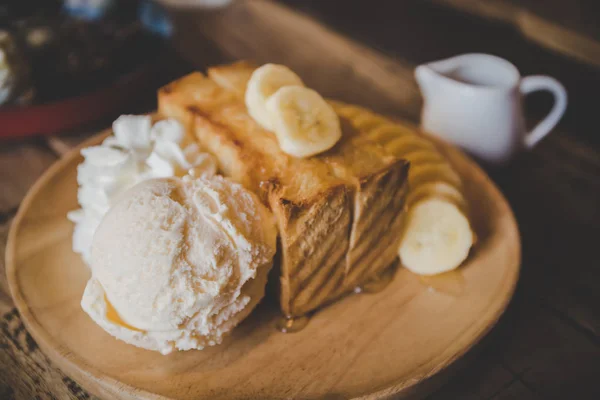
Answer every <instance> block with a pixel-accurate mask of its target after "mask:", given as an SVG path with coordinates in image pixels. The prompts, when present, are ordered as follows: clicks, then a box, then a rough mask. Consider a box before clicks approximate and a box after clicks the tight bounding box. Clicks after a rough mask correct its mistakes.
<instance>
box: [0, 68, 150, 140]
mask: <svg viewBox="0 0 600 400" xmlns="http://www.w3.org/2000/svg"><path fill="white" fill-rule="evenodd" d="M156 72H157V67H156V66H154V65H147V66H143V67H140V68H139V69H137V70H136V71H134V72H131V73H129V74H126V75H123V76H121V77H120V78H119V79H117V80H116V81H115V82H114V83H113V84H112V85H110V86H108V87H105V88H101V89H98V90H96V91H93V92H89V93H86V94H83V95H80V96H76V97H70V98H67V99H64V100H59V101H55V102H52V103H47V104H40V105H33V106H25V107H9V108H6V109H5V108H0V138H8V137H21V136H28V135H38V134H40V135H42V134H45V135H48V134H54V133H58V132H62V131H66V130H69V129H73V128H76V127H78V126H81V125H84V124H86V123H89V122H93V121H95V120H98V119H100V118H102V117H105V116H109V115H111V114H116V113H118V112H119V111H121V110H123V109H124V108H131V107H130V106H131V104H132V103H131V102H132V101H135V100H136V99H137V98H139V96H140V94H141V93H143V92H144V89H149V86H150V85H151V84H152V83H153V81H154V77H155V75H156ZM128 106H129V107H128Z"/></svg>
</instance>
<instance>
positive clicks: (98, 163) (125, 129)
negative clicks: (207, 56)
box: [68, 115, 217, 265]
mask: <svg viewBox="0 0 600 400" xmlns="http://www.w3.org/2000/svg"><path fill="white" fill-rule="evenodd" d="M113 133H114V135H111V136H109V137H108V138H107V139H106V140H104V142H103V143H102V144H101V145H99V146H92V147H87V148H84V149H83V150H81V154H82V155H83V157H84V161H83V162H82V163H81V164H80V165H79V166H78V168H77V183H78V184H79V191H78V193H77V199H78V201H79V205H80V206H81V208H80V209H79V210H75V211H71V212H70V213H69V214H68V218H69V219H70V220H71V221H73V222H75V230H74V232H73V250H74V251H75V252H77V253H80V254H81V255H82V257H83V260H84V261H85V262H86V263H87V264H88V265H89V264H90V248H91V244H92V238H93V236H94V232H95V231H96V228H97V227H98V224H100V220H101V219H102V217H103V216H104V215H105V214H106V212H107V211H108V209H109V208H110V206H111V205H112V203H113V202H114V199H116V197H117V196H118V195H119V194H120V193H123V192H124V191H125V190H127V189H129V188H131V187H132V186H134V185H135V184H137V183H139V182H141V181H144V180H147V179H152V178H162V177H171V176H183V175H185V174H189V173H191V174H192V175H194V176H211V175H214V174H215V173H216V171H217V167H216V162H215V161H214V159H213V157H212V156H211V155H209V154H207V153H203V152H201V151H200V148H199V147H198V145H197V144H196V143H195V142H194V140H193V138H191V137H189V136H190V135H187V134H186V133H185V131H184V129H183V126H182V125H181V124H180V123H179V122H178V121H176V120H173V119H167V120H162V121H158V122H156V123H155V124H154V125H152V119H151V118H150V117H149V116H146V115H123V116H121V117H119V118H118V119H117V120H116V121H115V122H114V123H113Z"/></svg>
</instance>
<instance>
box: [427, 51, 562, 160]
mask: <svg viewBox="0 0 600 400" xmlns="http://www.w3.org/2000/svg"><path fill="white" fill-rule="evenodd" d="M415 77H416V79H417V82H418V84H419V87H420V88H421V92H422V94H423V98H424V106H423V114H422V118H421V124H422V127H423V129H424V130H425V131H427V132H429V133H432V134H434V135H436V136H439V137H441V138H442V139H445V140H447V141H449V142H451V143H454V144H456V145H459V146H460V147H462V148H464V149H465V150H467V151H468V152H470V153H472V154H473V155H475V156H477V157H479V158H481V159H483V160H486V161H488V162H491V163H502V162H505V161H507V160H508V159H510V157H511V156H512V155H514V153H515V152H516V151H518V150H520V149H522V148H525V149H530V148H532V147H533V146H535V145H536V144H537V143H538V142H539V141H540V140H541V139H542V138H543V137H544V136H546V135H547V134H548V133H549V132H550V131H551V130H552V128H554V126H555V125H556V124H557V123H558V121H559V120H560V118H561V117H562V115H563V114H564V112H565V109H566V107H567V93H566V90H565V88H564V87H563V85H561V84H560V82H558V81H557V80H556V79H554V78H551V77H548V76H528V77H524V78H521V75H520V74H519V71H518V70H517V68H516V67H515V66H514V65H513V64H511V63H510V62H508V61H507V60H504V59H502V58H500V57H496V56H492V55H488V54H464V55H460V56H456V57H452V58H449V59H447V60H442V61H436V62H432V63H429V64H425V65H421V66H419V67H417V69H416V71H415ZM537 90H547V91H550V92H551V93H552V94H553V95H554V100H555V101H554V106H553V108H552V110H551V111H550V113H549V114H548V115H547V116H546V118H544V119H543V120H542V121H541V122H540V123H538V124H537V125H536V126H535V127H534V128H533V129H532V130H531V131H530V132H526V131H525V124H524V118H523V104H522V96H523V95H526V94H528V93H531V92H534V91H537Z"/></svg>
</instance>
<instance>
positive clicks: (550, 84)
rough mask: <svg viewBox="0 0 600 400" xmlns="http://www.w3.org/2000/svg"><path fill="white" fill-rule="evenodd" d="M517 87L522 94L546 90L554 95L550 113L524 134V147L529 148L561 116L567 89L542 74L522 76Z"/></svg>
mask: <svg viewBox="0 0 600 400" xmlns="http://www.w3.org/2000/svg"><path fill="white" fill-rule="evenodd" d="M519 88H520V90H521V93H522V94H523V95H524V96H525V95H527V94H529V93H531V92H536V91H538V90H547V91H549V92H550V93H552V95H554V106H552V110H550V113H548V115H547V116H546V118H544V119H543V120H541V121H540V122H539V123H538V124H537V125H536V126H535V127H534V128H533V129H532V130H531V131H530V132H527V133H526V134H525V137H524V144H525V147H526V148H528V149H530V148H532V147H533V146H535V145H536V144H537V143H538V142H539V141H540V140H542V138H543V137H544V136H546V135H547V134H548V133H550V131H551V130H552V129H553V128H554V127H555V126H556V124H558V121H560V119H561V118H562V116H563V114H564V113H565V110H566V109H567V91H566V90H565V87H564V86H563V85H562V84H561V83H560V82H559V81H557V80H556V79H554V78H552V77H549V76H543V75H533V76H527V77H525V78H523V79H522V80H521V85H520V87H519Z"/></svg>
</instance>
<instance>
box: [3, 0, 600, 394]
mask: <svg viewBox="0 0 600 400" xmlns="http://www.w3.org/2000/svg"><path fill="white" fill-rule="evenodd" d="M284 3H286V4H288V5H289V6H291V7H292V8H294V9H295V10H300V11H301V12H302V13H305V14H307V15H309V16H310V17H309V18H307V17H305V16H304V15H303V14H297V12H291V11H289V9H287V8H281V7H280V6H277V5H272V4H271V3H265V2H263V1H259V0H257V1H254V0H253V1H251V2H239V3H238V4H237V5H236V6H234V8H232V9H229V10H227V11H225V12H219V13H210V14H206V13H205V14H197V13H194V12H189V11H187V12H176V18H177V21H178V23H177V26H178V31H179V34H178V36H177V39H176V41H175V42H176V47H177V48H178V50H179V51H180V52H181V54H182V56H183V57H184V58H185V59H187V60H188V61H189V62H190V63H191V64H193V65H195V66H197V67H198V68H203V67H205V66H207V65H210V64H215V63H220V62H226V61H229V60H233V59H237V58H252V59H255V60H256V61H258V62H266V61H275V62H281V63H286V64H289V65H290V66H291V67H293V68H294V69H296V70H298V72H299V73H300V74H301V75H302V76H303V77H305V78H306V80H307V81H308V82H309V83H310V84H311V85H312V86H314V87H315V88H317V89H318V90H320V91H322V92H324V93H326V94H327V95H330V96H335V97H339V98H341V99H344V100H347V101H353V102H356V103H360V104H364V105H367V106H371V107H373V108H375V109H376V110H378V111H381V112H385V113H388V114H392V115H394V114H395V115H400V116H404V117H408V118H410V119H412V120H414V121H417V120H418V115H419V109H420V104H421V103H420V98H419V96H418V92H417V90H416V86H415V84H414V81H413V79H412V68H413V67H414V66H415V65H418V64H419V63H421V62H425V61H431V60H435V59H439V58H443V57H446V56H449V55H452V54H456V53H461V52H467V51H483V52H491V53H495V54H498V55H500V56H503V57H506V58H508V59H510V60H511V61H513V62H514V63H515V64H516V65H517V66H518V67H519V68H520V70H521V71H522V73H524V74H531V73H536V74H550V75H553V76H556V77H557V78H558V79H560V80H561V81H563V82H564V83H565V85H566V87H567V89H568V91H569V95H570V105H569V109H568V112H567V116H566V118H565V119H564V120H563V121H562V122H561V124H560V125H559V127H558V128H557V130H556V132H554V133H553V134H552V135H551V136H550V137H549V138H548V139H546V140H544V141H543V142H542V143H541V144H540V145H539V146H538V147H536V148H535V150H534V151H532V152H530V153H527V154H522V155H520V156H519V157H517V158H516V159H515V160H514V161H513V162H512V163H511V164H510V165H508V166H507V167H504V168H501V169H489V168H488V172H489V173H490V175H491V176H492V178H493V179H494V180H495V181H496V182H497V184H498V185H499V186H500V188H501V189H502V191H503V192H504V193H505V195H506V196H507V198H508V200H509V201H510V203H511V205H512V207H513V209H514V211H515V214H516V216H517V220H518V222H519V227H520V230H521V234H522V240H523V267H522V277H521V280H520V283H519V287H518V289H517V293H516V295H515V298H514V300H513V302H512V303H511V305H510V307H509V310H508V311H507V313H506V315H505V316H504V317H503V318H502V320H501V322H500V323H499V325H498V326H497V328H496V329H495V330H494V331H493V332H492V333H491V334H490V336H489V337H488V338H487V339H486V340H485V341H484V344H483V346H481V348H480V349H479V351H478V352H477V353H474V354H472V355H470V356H469V357H468V358H467V360H466V361H468V362H466V363H465V364H466V365H465V366H464V368H463V369H462V370H461V371H460V372H457V373H456V374H455V376H454V377H453V378H452V379H451V380H450V381H449V382H448V383H446V384H445V385H443V386H441V387H440V389H439V390H437V391H436V392H435V393H433V394H432V395H431V396H430V397H429V398H430V399H435V400H441V399H444V400H445V399H534V398H540V399H598V398H600V256H599V254H600V253H599V251H598V245H599V241H600V207H599V206H600V135H599V134H598V127H597V114H598V111H597V107H598V106H597V104H598V102H597V100H596V98H597V93H598V92H599V89H600V70H599V69H598V68H597V67H595V66H594V65H593V64H591V63H586V62H584V61H582V60H581V59H573V58H571V57H570V56H569V55H568V54H563V53H561V52H557V51H556V49H551V48H548V47H545V46H541V45H540V44H539V43H536V42H535V41H531V40H529V39H528V38H527V37H526V36H525V35H523V34H522V32H519V31H518V30H515V29H514V26H513V25H511V24H510V23H509V22H507V21H506V20H500V19H497V20H490V19H488V18H484V17H482V16H481V15H478V14H477V13H470V12H466V11H465V10H464V9H462V8H460V7H459V8H453V7H452V6H451V5H450V3H452V1H439V0H432V1H419V0H404V1H389V0H370V1H368V2H364V1H345V2H344V6H343V7H340V2H337V1H324V0H286V1H284ZM483 3H485V1H483ZM517 3H519V2H516V1H511V2H510V4H512V5H515V4H517ZM523 3H524V4H525V5H526V6H527V7H529V8H528V10H530V11H531V10H533V11H536V12H537V10H539V9H540V8H539V6H537V5H536V4H535V3H537V2H534V1H528V2H523ZM550 3H553V4H559V3H560V7H565V6H564V4H565V3H566V2H558V1H552V2H550ZM550 3H544V4H550ZM571 4H575V5H576V6H578V7H579V8H578V10H580V11H581V10H583V11H585V10H586V9H587V10H591V9H593V6H584V5H585V4H591V3H589V2H585V1H578V2H571ZM536 7H537V8H536ZM556 7H558V6H556ZM585 7H588V8H585ZM590 7H591V8H590ZM550 8H552V7H549V8H548V9H547V10H546V11H543V13H542V14H540V15H542V16H543V17H544V18H546V19H553V18H554V19H556V15H557V14H556V11H555V12H554V13H553V12H552V11H551V10H550ZM554 9H555V10H556V8H554ZM596 9H597V8H596ZM571 10H572V9H571ZM577 13H578V12H577V10H576V11H570V12H568V11H562V12H560V13H559V15H565V21H566V22H565V21H559V22H561V23H562V24H563V25H565V26H567V27H568V28H569V29H576V28H577V27H578V26H579V25H578V23H577ZM584 14H585V18H583V19H581V18H580V19H579V20H580V21H584V22H582V23H583V24H588V25H589V24H590V22H589V21H591V20H593V16H590V15H588V13H584ZM566 16H569V17H568V18H566ZM599 19H600V15H598V16H597V19H596V22H597V21H598V20H599ZM315 21H318V22H315ZM592 25H593V24H592ZM594 26H597V25H594ZM579 32H581V33H584V34H586V35H587V37H588V38H591V39H593V40H599V39H600V38H598V37H594V35H596V34H597V31H595V30H594V28H593V27H592V28H589V27H588V28H585V27H584V28H582V29H581V30H580V31H579ZM527 106H528V108H527V110H528V117H529V118H530V119H531V120H535V119H536V117H537V116H538V115H541V114H543V113H544V111H545V110H546V109H547V108H548V107H549V106H550V102H549V99H548V98H546V97H545V96H543V95H539V96H535V97H533V98H532V99H530V100H529V101H528V102H527ZM132 108H133V107H132ZM92 131H94V128H93V127H92V128H88V129H86V130H81V131H79V132H75V133H72V134H69V135H61V136H60V137H55V138H50V139H30V140H27V141H13V142H10V143H7V142H4V143H2V144H0V185H1V187H2V190H1V191H0V243H2V245H1V246H0V256H1V259H0V260H2V261H0V270H1V271H0V273H1V275H0V365H1V367H0V368H1V369H0V399H5V398H6V399H12V398H16V399H32V398H40V399H53V398H58V399H63V398H65V399H87V398H90V396H89V395H88V394H87V393H86V392H85V391H84V390H82V389H81V388H80V387H79V386H78V385H77V383H75V382H74V381H72V380H71V379H69V378H68V377H66V376H65V375H63V374H62V373H61V372H60V371H59V370H57V369H56V368H55V367H54V366H53V365H52V364H50V363H49V361H48V360H47V359H46V357H45V356H44V355H43V354H42V353H41V352H40V350H39V349H38V348H37V346H36V344H35V342H34V341H33V340H32V339H31V338H30V337H29V336H28V334H27V332H26V330H25V329H24V327H23V325H22V323H21V321H20V318H19V315H18V313H17V312H16V311H15V309H14V307H13V305H12V301H11V299H10V295H9V293H8V288H7V286H6V282H5V278H4V272H3V269H4V265H3V259H4V255H3V252H4V245H3V243H5V240H6V234H7V231H8V226H9V225H10V222H11V219H12V217H13V215H14V213H15V212H16V209H17V207H18V205H19V203H20V201H21V199H22V197H23V196H24V195H25V193H26V191H27V189H28V188H29V187H30V185H31V184H32V183H33V182H34V181H35V179H36V178H37V177H38V176H39V175H40V174H41V173H42V172H43V170H44V169H45V168H47V167H48V166H49V165H50V164H51V163H52V162H53V161H55V160H56V159H57V158H58V157H60V155H61V154H62V153H64V152H65V151H67V150H68V149H69V148H70V147H71V146H72V145H73V144H75V143H78V142H79V141H80V140H82V139H83V138H85V137H88V136H89V134H90V132H92Z"/></svg>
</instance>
